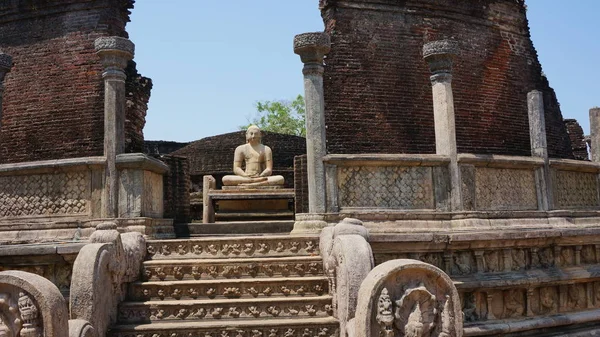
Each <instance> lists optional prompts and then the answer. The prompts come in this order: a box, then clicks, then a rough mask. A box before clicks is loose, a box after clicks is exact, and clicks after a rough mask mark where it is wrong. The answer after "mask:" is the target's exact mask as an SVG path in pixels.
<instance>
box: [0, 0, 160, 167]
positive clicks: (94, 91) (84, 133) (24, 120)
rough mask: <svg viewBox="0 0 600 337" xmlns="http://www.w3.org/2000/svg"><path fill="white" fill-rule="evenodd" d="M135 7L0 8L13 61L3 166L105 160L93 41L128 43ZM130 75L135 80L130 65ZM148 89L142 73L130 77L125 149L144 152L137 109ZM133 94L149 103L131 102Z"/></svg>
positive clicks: (31, 1)
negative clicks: (109, 39)
mask: <svg viewBox="0 0 600 337" xmlns="http://www.w3.org/2000/svg"><path fill="white" fill-rule="evenodd" d="M133 3H134V1H133V0H92V1H90V0H63V1H45V0H14V1H3V2H1V3H0V48H1V49H2V51H3V52H5V53H7V54H9V55H11V56H12V57H13V61H14V66H13V68H12V70H11V72H10V73H9V74H8V75H7V77H6V79H5V82H4V84H5V87H6V89H5V93H4V103H3V115H2V123H1V125H2V126H1V127H0V163H13V162H23V161H34V160H46V159H62V158H73V157H82V156H94V155H102V151H103V137H104V114H103V109H104V108H103V105H104V104H103V102H104V86H103V82H102V74H101V71H102V68H101V65H100V62H99V58H98V56H97V55H96V53H95V50H94V40H95V39H96V38H98V37H100V36H113V35H116V36H123V37H127V33H126V32H125V24H126V23H127V22H128V21H129V9H131V8H132V7H133ZM128 74H136V75H137V71H135V64H130V66H129V68H128ZM150 87H151V86H150V85H149V81H148V80H147V79H142V78H141V77H139V75H137V76H136V78H130V79H128V82H127V88H128V101H129V102H130V103H129V104H128V109H127V117H126V118H127V120H128V121H129V122H128V123H127V127H126V129H127V135H126V138H127V139H128V140H127V144H128V148H129V149H137V148H139V147H141V145H139V144H141V140H143V135H142V134H141V127H143V124H144V122H143V119H144V116H145V111H144V112H143V113H142V110H144V109H145V103H147V97H149V89H150ZM138 94H141V95H142V96H147V97H146V98H144V97H139V98H137V97H136V98H134V97H133V96H135V95H138ZM132 95H133V96H132Z"/></svg>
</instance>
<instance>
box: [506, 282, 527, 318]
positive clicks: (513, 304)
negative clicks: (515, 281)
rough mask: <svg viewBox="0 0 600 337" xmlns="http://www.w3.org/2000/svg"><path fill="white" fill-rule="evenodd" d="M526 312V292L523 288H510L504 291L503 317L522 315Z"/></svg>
mask: <svg viewBox="0 0 600 337" xmlns="http://www.w3.org/2000/svg"><path fill="white" fill-rule="evenodd" d="M524 313H525V293H524V292H523V290H522V289H510V290H506V291H505V292H504V313H503V315H502V317H503V318H515V317H521V316H523V315H524Z"/></svg>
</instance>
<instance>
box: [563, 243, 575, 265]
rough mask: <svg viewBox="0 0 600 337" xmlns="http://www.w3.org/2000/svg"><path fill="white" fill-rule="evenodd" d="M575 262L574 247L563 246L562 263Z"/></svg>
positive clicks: (569, 263)
mask: <svg viewBox="0 0 600 337" xmlns="http://www.w3.org/2000/svg"><path fill="white" fill-rule="evenodd" d="M573 264H574V256H573V248H571V247H563V248H562V250H561V252H560V265H561V266H563V267H565V266H571V265H573Z"/></svg>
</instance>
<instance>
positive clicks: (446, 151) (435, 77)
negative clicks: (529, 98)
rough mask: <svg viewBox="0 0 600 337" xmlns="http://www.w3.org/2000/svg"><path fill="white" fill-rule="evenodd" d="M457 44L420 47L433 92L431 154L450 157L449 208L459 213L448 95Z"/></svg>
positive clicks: (457, 171)
mask: <svg viewBox="0 0 600 337" xmlns="http://www.w3.org/2000/svg"><path fill="white" fill-rule="evenodd" d="M457 52H458V44H457V43H456V41H452V40H440V41H433V42H429V43H426V44H425V45H424V46H423V58H424V59H425V61H426V62H427V63H428V64H429V69H430V71H431V85H432V91H433V118H434V122H435V152H436V154H440V155H445V156H448V157H450V165H449V173H450V186H451V189H450V207H451V209H452V210H453V211H459V210H462V191H461V179H460V168H459V167H458V155H457V149H456V126H455V121H454V120H455V118H454V96H453V94H452V64H453V62H454V58H455V56H456V54H457Z"/></svg>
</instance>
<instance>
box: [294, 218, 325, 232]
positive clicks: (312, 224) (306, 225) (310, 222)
mask: <svg viewBox="0 0 600 337" xmlns="http://www.w3.org/2000/svg"><path fill="white" fill-rule="evenodd" d="M325 227H327V222H326V221H325V216H324V215H323V214H315V213H298V214H296V222H294V229H293V230H292V231H291V232H290V234H291V235H303V234H319V233H321V230H322V229H323V228H325Z"/></svg>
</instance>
